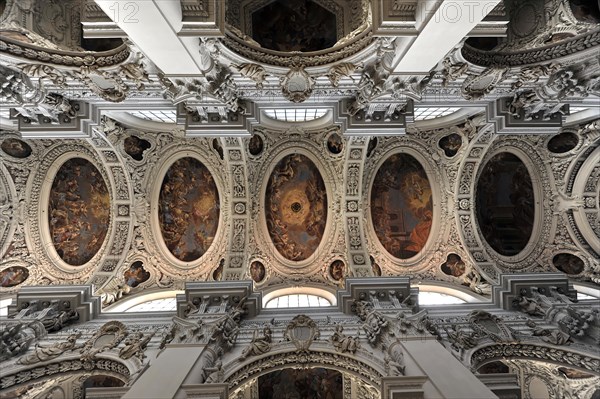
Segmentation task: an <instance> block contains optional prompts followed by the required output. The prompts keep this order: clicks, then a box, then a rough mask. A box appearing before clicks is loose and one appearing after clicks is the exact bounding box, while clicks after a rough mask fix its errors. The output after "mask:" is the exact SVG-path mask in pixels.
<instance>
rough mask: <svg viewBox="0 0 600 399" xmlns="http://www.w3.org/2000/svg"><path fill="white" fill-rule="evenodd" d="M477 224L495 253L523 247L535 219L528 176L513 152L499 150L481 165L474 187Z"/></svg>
mask: <svg viewBox="0 0 600 399" xmlns="http://www.w3.org/2000/svg"><path fill="white" fill-rule="evenodd" d="M476 214H477V223H478V224H479V228H480V229H481V233H482V234H483V237H484V238H485V240H486V241H487V243H488V244H489V245H490V247H492V248H493V249H494V250H495V251H496V252H498V253H499V254H501V255H505V256H513V255H517V254H518V253H520V252H521V251H523V249H525V247H526V246H527V244H528V242H529V239H530V237H531V233H532V231H533V225H534V222H535V205H534V194H533V185H532V181H531V176H530V175H529V172H528V170H527V167H526V166H525V164H524V163H523V161H521V159H519V157H517V156H516V155H514V154H512V153H508V152H503V153H500V154H497V155H495V156H493V157H492V158H491V159H490V160H489V161H488V162H487V163H486V164H485V166H484V167H483V170H482V172H481V175H480V176H479V180H478V181H477V187H476Z"/></svg>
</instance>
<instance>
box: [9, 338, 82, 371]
mask: <svg viewBox="0 0 600 399" xmlns="http://www.w3.org/2000/svg"><path fill="white" fill-rule="evenodd" d="M79 337H81V333H80V332H78V333H76V334H72V335H69V337H67V340H66V341H65V342H59V343H56V344H53V345H50V346H38V345H36V346H35V350H34V352H33V353H31V354H29V355H27V356H24V357H22V358H20V359H19V361H18V363H19V364H26V365H29V364H35V363H39V362H45V361H48V360H51V359H54V358H56V357H58V356H60V355H62V354H63V353H65V352H67V351H72V350H75V349H77V348H78V346H77V338H79Z"/></svg>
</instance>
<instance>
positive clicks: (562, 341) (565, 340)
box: [525, 320, 572, 345]
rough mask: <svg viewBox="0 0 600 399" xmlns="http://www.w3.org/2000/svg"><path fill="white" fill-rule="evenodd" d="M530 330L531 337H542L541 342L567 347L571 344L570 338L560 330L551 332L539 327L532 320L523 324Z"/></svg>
mask: <svg viewBox="0 0 600 399" xmlns="http://www.w3.org/2000/svg"><path fill="white" fill-rule="evenodd" d="M525 324H527V326H528V327H530V328H531V329H532V331H531V335H532V336H534V337H542V341H544V342H547V343H549V344H553V345H569V343H571V342H572V340H571V336H570V335H569V334H567V333H565V332H562V331H560V330H554V329H553V330H551V329H549V328H542V327H539V326H538V325H537V324H536V323H535V322H534V321H533V320H527V322H526V323H525Z"/></svg>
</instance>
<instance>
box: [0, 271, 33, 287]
mask: <svg viewBox="0 0 600 399" xmlns="http://www.w3.org/2000/svg"><path fill="white" fill-rule="evenodd" d="M27 277H29V272H28V271H27V269H25V268H24V267H20V266H12V267H9V268H7V269H4V270H2V272H0V286H2V287H5V288H6V287H14V286H16V285H19V284H21V283H22V282H23V281H25V280H26V279H27Z"/></svg>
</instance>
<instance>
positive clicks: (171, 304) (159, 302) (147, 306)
mask: <svg viewBox="0 0 600 399" xmlns="http://www.w3.org/2000/svg"><path fill="white" fill-rule="evenodd" d="M175 310H177V299H175V298H163V299H153V300H151V301H148V302H142V303H140V304H137V305H134V306H132V307H130V308H129V309H127V310H126V311H125V312H127V313H130V312H131V313H133V312H173V311H175Z"/></svg>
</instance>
